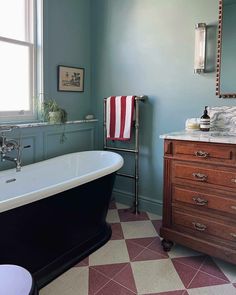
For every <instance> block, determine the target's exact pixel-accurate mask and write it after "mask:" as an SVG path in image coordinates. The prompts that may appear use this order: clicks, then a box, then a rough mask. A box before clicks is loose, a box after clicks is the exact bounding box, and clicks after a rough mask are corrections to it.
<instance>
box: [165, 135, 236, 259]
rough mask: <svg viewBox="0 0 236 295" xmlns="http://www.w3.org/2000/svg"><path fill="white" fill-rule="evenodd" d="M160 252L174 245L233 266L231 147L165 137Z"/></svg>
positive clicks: (235, 183) (235, 227)
mask: <svg viewBox="0 0 236 295" xmlns="http://www.w3.org/2000/svg"><path fill="white" fill-rule="evenodd" d="M164 148H165V149H164V153H165V154H164V200H163V225H162V228H161V230H160V233H161V236H162V237H163V241H162V245H163V248H164V250H166V251H169V250H170V249H171V246H172V245H173V242H176V243H179V244H182V245H186V246H188V247H190V248H193V249H194V250H197V251H200V252H203V253H206V254H209V255H212V256H216V257H219V258H221V259H224V260H226V261H229V262H231V263H235V264H236V145H233V144H221V143H220V144H219V143H206V142H193V141H181V140H169V139H166V140H165V143H164Z"/></svg>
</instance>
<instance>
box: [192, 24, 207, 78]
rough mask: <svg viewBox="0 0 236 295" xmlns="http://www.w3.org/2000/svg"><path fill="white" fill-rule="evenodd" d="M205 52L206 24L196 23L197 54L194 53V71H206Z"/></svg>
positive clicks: (198, 72) (199, 72)
mask: <svg viewBox="0 0 236 295" xmlns="http://www.w3.org/2000/svg"><path fill="white" fill-rule="evenodd" d="M205 53H206V24H205V23H199V24H196V25H195V54H194V73H197V74H201V73H204V72H205V64H206V62H205V59H206V58H205Z"/></svg>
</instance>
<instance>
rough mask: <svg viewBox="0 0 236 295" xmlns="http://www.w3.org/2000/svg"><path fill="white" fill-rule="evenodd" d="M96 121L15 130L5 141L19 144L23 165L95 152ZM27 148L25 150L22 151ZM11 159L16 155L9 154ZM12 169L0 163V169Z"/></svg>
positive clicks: (7, 162) (13, 153) (6, 163)
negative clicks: (18, 142) (90, 151)
mask: <svg viewBox="0 0 236 295" xmlns="http://www.w3.org/2000/svg"><path fill="white" fill-rule="evenodd" d="M96 128H97V122H86V123H78V124H77V123H76V124H65V125H64V124H62V125H46V126H37V127H26V128H17V129H15V130H14V131H12V132H8V133H7V138H8V139H9V138H11V139H15V140H18V139H20V141H21V147H22V166H24V165H28V164H32V163H35V162H39V161H42V160H45V159H48V158H52V157H56V156H59V155H62V154H68V153H73V152H79V151H85V150H93V149H95V145H96V144H95V142H96V140H95V134H96ZM24 147H27V148H24ZM9 156H12V157H14V156H15V152H12V153H9ZM13 167H15V165H14V163H11V162H9V161H5V162H0V170H5V169H9V168H13Z"/></svg>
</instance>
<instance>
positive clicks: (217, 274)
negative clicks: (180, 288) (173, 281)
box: [172, 256, 229, 289]
mask: <svg viewBox="0 0 236 295" xmlns="http://www.w3.org/2000/svg"><path fill="white" fill-rule="evenodd" d="M172 263H173V265H174V267H175V269H176V271H177V273H178V274H179V277H180V278H181V280H182V282H183V284H184V286H185V288H188V289H189V288H200V287H206V286H213V285H221V284H227V283H229V280H228V279H227V278H226V276H225V275H224V274H223V272H222V271H221V270H220V269H219V268H218V266H217V265H216V264H215V263H214V262H213V260H212V259H211V258H210V257H207V256H196V257H181V258H173V259H172Z"/></svg>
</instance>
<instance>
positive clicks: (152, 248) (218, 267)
mask: <svg viewBox="0 0 236 295" xmlns="http://www.w3.org/2000/svg"><path fill="white" fill-rule="evenodd" d="M107 221H108V222H109V223H110V224H111V226H112V231H113V234H112V238H111V240H110V241H109V242H108V243H107V244H106V245H104V246H103V247H102V248H100V249H99V250H97V251H96V252H94V253H93V254H91V255H90V256H89V257H88V258H86V259H85V260H83V261H82V262H80V263H79V264H78V265H76V266H75V267H72V268H71V269H70V270H68V271H67V272H66V273H64V274H63V275H61V276H60V277H59V278H57V279H56V280H54V281H53V282H52V283H50V284H49V285H47V286H46V287H45V288H43V289H42V290H41V291H40V295H132V294H144V295H147V294H152V295H157V294H162V295H203V294H204V295H233V294H234V295H236V266H235V265H231V264H228V263H226V262H223V261H221V260H218V259H215V258H211V257H209V256H206V255H204V254H202V253H197V252H195V251H192V250H191V249H188V248H185V247H182V246H179V245H176V246H174V247H173V248H172V250H171V251H170V252H168V253H166V252H164V251H163V250H162V247H161V244H160V237H159V235H158V232H159V228H160V225H161V218H160V217H159V216H157V215H154V214H150V213H142V214H140V215H138V216H136V215H134V214H132V213H130V211H129V210H128V209H127V207H126V206H124V205H121V204H118V203H111V206H110V210H109V212H108V216H107Z"/></svg>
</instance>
